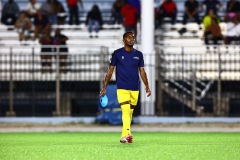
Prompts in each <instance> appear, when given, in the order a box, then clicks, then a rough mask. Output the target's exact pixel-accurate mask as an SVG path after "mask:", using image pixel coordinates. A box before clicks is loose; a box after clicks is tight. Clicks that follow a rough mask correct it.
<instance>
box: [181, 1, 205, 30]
mask: <svg viewBox="0 0 240 160" xmlns="http://www.w3.org/2000/svg"><path fill="white" fill-rule="evenodd" d="M198 6H199V5H198V1H197V0H187V1H186V2H185V11H184V16H183V24H184V25H185V24H187V20H192V19H194V20H195V21H196V22H197V24H198V25H199V29H201V26H200V25H201V22H200V19H199V15H198Z"/></svg>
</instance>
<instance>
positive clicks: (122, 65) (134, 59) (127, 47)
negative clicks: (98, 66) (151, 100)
mask: <svg viewBox="0 0 240 160" xmlns="http://www.w3.org/2000/svg"><path fill="white" fill-rule="evenodd" d="M123 42H124V47H122V48H119V49H117V50H115V51H114V52H113V54H112V58H111V60H110V65H109V68H108V71H107V73H106V76H105V78H104V86H103V88H102V90H101V91H100V94H99V96H103V95H104V94H106V88H107V85H108V83H109V81H110V79H111V77H112V74H113V71H114V69H115V67H116V82H117V98H118V102H119V104H120V106H121V109H122V122H123V127H122V135H121V138H120V143H132V139H133V136H132V134H131V130H130V125H131V121H132V114H133V111H134V108H135V107H136V105H137V101H138V95H139V88H140V78H139V75H140V77H141V79H142V81H143V82H144V84H145V87H146V94H147V96H148V97H149V96H150V95H151V90H150V87H149V84H148V79H147V75H146V72H145V69H144V58H143V54H142V52H140V51H138V50H136V49H134V48H133V45H134V42H135V37H134V34H133V32H125V33H124V34H123Z"/></svg>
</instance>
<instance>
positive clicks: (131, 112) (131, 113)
mask: <svg viewBox="0 0 240 160" xmlns="http://www.w3.org/2000/svg"><path fill="white" fill-rule="evenodd" d="M133 111H134V109H130V128H129V133H131V123H132V116H133Z"/></svg>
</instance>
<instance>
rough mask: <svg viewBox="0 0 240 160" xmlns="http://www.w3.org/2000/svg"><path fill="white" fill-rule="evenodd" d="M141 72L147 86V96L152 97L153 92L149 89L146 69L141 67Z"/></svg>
mask: <svg viewBox="0 0 240 160" xmlns="http://www.w3.org/2000/svg"><path fill="white" fill-rule="evenodd" d="M139 72H140V76H141V78H142V81H143V83H144V84H145V87H146V93H147V96H148V97H149V96H150V95H151V90H150V88H149V84H148V79H147V74H146V72H145V69H144V67H139Z"/></svg>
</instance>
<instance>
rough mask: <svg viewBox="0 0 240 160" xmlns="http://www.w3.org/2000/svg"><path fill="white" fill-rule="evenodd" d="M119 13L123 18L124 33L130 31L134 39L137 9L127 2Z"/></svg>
mask: <svg viewBox="0 0 240 160" xmlns="http://www.w3.org/2000/svg"><path fill="white" fill-rule="evenodd" d="M121 13H122V16H123V25H124V28H125V32H128V31H132V32H133V33H134V35H135V37H137V20H138V11H137V8H136V7H135V6H133V5H131V4H130V3H129V2H128V1H125V3H124V5H123V6H122V8H121Z"/></svg>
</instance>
